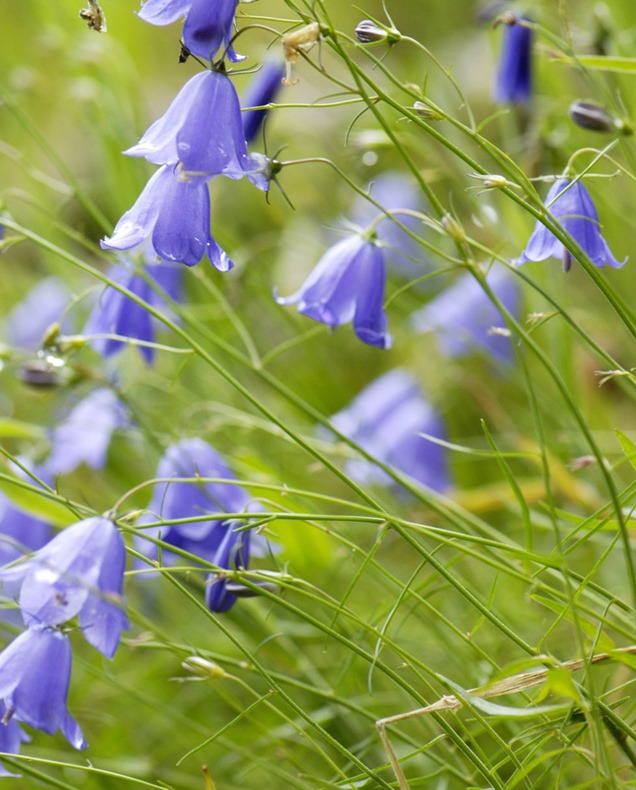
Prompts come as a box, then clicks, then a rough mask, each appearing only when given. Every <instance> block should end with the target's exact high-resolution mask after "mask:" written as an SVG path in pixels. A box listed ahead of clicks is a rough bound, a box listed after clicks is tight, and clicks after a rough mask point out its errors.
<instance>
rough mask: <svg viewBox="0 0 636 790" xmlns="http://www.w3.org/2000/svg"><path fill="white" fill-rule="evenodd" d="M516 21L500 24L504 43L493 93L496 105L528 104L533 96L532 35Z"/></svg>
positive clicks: (527, 28)
mask: <svg viewBox="0 0 636 790" xmlns="http://www.w3.org/2000/svg"><path fill="white" fill-rule="evenodd" d="M519 21H523V18H522V19H521V20H519ZM519 21H515V22H512V23H511V24H505V25H503V29H504V32H503V44H502V49H501V55H500V57H499V67H498V69H497V77H496V80H495V90H494V93H495V101H496V102H497V103H498V104H515V103H517V102H527V101H530V97H531V95H532V39H533V32H532V30H531V28H529V27H525V26H524V25H523V24H519ZM526 21H528V20H526Z"/></svg>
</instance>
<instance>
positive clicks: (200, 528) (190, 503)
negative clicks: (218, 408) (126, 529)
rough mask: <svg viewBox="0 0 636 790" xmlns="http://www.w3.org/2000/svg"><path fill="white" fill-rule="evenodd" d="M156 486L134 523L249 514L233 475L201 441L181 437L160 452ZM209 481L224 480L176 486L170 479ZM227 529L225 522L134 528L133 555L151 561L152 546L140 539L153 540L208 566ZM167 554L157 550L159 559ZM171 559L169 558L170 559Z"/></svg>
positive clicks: (245, 496)
mask: <svg viewBox="0 0 636 790" xmlns="http://www.w3.org/2000/svg"><path fill="white" fill-rule="evenodd" d="M155 476H156V477H157V478H159V479H162V480H165V481H166V482H160V483H156V484H155V486H154V489H153V496H152V499H151V501H150V503H149V505H148V508H147V510H148V515H147V516H146V517H144V518H143V519H142V520H141V521H140V522H139V523H140V524H143V523H147V522H148V521H157V520H162V519H165V520H167V521H170V520H172V519H182V518H193V517H203V516H205V515H206V513H216V514H219V513H241V512H243V511H247V510H251V509H252V508H251V500H250V497H249V495H248V493H247V492H246V491H245V489H244V488H243V487H242V486H239V485H233V483H234V481H235V480H236V477H235V476H234V474H233V473H232V471H231V470H230V469H229V467H228V466H227V464H226V463H225V461H224V460H223V459H222V458H221V456H220V455H219V454H218V453H217V452H216V450H214V449H213V448H212V447H210V445H209V444H207V442H204V441H203V440H202V439H197V438H193V439H184V440H183V441H181V442H178V443H177V444H173V445H172V446H171V447H170V448H168V450H167V451H166V453H165V455H164V456H163V458H162V459H161V461H160V462H159V466H158V467H157V473H156V475H155ZM184 477H185V478H191V477H203V478H206V477H209V478H218V479H220V480H221V481H223V480H227V481H228V482H227V483H225V482H218V483H211V482H201V483H193V482H178V481H177V480H175V481H172V478H184ZM231 529H232V522H231V521H229V520H228V519H226V518H224V517H223V516H221V517H218V516H217V517H215V518H211V519H205V518H201V520H199V521H194V522H192V523H186V524H168V525H166V526H163V527H152V528H148V529H144V530H140V531H139V533H138V535H136V536H135V545H136V547H137V548H138V550H139V551H141V552H142V553H143V554H145V555H146V556H147V557H149V558H151V559H156V558H157V556H158V551H157V546H156V544H154V543H153V542H152V541H149V540H147V539H146V538H145V537H144V536H148V535H149V536H151V537H153V538H158V537H159V536H161V540H162V541H163V542H164V543H168V544H170V545H172V546H175V547H176V548H179V549H183V550H184V551H187V552H189V553H191V554H195V555H196V556H198V557H201V558H202V559H204V560H207V561H209V562H214V561H215V560H214V558H215V557H216V555H217V551H218V549H219V547H220V546H221V544H222V543H223V540H224V538H225V536H226V533H227V532H228V531H229V530H231ZM169 553H170V552H167V551H166V550H164V551H163V557H164V559H166V555H168V554H169ZM173 560H174V558H172V560H170V561H173Z"/></svg>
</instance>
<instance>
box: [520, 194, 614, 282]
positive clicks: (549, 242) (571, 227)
mask: <svg viewBox="0 0 636 790" xmlns="http://www.w3.org/2000/svg"><path fill="white" fill-rule="evenodd" d="M545 205H546V207H547V208H548V209H549V211H550V213H551V214H552V216H553V217H554V218H555V219H556V220H558V222H559V224H560V225H561V227H562V228H563V230H564V231H565V232H566V233H569V234H570V236H571V237H572V238H573V239H574V241H575V242H576V243H577V244H578V245H579V247H581V249H582V250H583V251H584V252H585V254H586V255H587V256H588V257H589V259H590V260H591V261H592V263H593V264H594V266H605V265H606V264H607V265H608V266H612V267H613V268H614V269H619V268H620V267H621V266H623V265H624V264H625V263H626V262H627V258H625V260H624V261H619V260H617V259H616V258H615V257H614V256H613V255H612V252H611V250H610V248H609V246H608V244H607V242H606V241H605V239H604V238H603V236H602V234H601V227H600V224H599V220H598V214H597V212H596V207H595V206H594V203H593V201H592V198H591V197H590V193H589V192H588V191H587V189H586V188H585V186H584V185H583V182H582V181H581V180H580V179H579V180H577V181H571V180H569V179H567V178H561V179H559V180H558V181H556V182H555V183H554V184H553V185H552V186H551V187H550V191H549V192H548V194H547V196H546V199H545ZM546 258H560V259H561V260H562V261H563V269H564V271H566V272H567V271H569V270H570V269H571V268H572V255H571V253H570V251H569V250H567V249H566V248H565V247H564V246H563V244H561V242H560V241H559V239H557V237H556V236H555V235H554V234H553V233H552V232H551V231H549V230H548V229H547V228H546V227H545V225H543V223H541V222H537V224H536V225H535V228H534V232H533V234H532V236H530V240H529V241H528V244H527V245H526V248H525V250H524V251H523V253H522V255H521V258H519V259H518V260H517V261H516V264H517V265H518V266H519V265H521V264H522V263H526V262H527V261H543V260H545V259H546Z"/></svg>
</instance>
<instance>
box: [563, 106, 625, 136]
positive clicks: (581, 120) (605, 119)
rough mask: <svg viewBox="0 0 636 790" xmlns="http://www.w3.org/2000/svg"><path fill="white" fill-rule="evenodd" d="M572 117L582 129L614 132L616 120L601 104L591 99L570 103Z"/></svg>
mask: <svg viewBox="0 0 636 790" xmlns="http://www.w3.org/2000/svg"><path fill="white" fill-rule="evenodd" d="M569 112H570V118H571V119H572V120H573V121H574V123H575V124H576V125H577V126H580V127H581V128H582V129H589V130H590V131H592V132H613V131H615V130H616V122H615V120H614V119H613V118H612V117H611V115H610V114H609V113H608V112H607V111H606V110H605V109H604V108H603V107H601V105H600V104H596V103H595V102H591V101H578V100H577V101H573V102H572V104H570V110H569Z"/></svg>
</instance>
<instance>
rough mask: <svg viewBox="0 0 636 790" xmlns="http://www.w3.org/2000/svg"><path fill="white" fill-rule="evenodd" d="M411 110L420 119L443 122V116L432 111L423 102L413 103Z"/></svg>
mask: <svg viewBox="0 0 636 790" xmlns="http://www.w3.org/2000/svg"><path fill="white" fill-rule="evenodd" d="M413 109H414V110H415V112H416V113H417V114H418V115H419V116H420V118H424V120H426V121H443V120H444V116H443V115H442V114H441V113H440V112H438V111H437V110H434V109H432V108H431V107H429V106H428V105H427V104H424V102H423V101H416V102H413Z"/></svg>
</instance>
